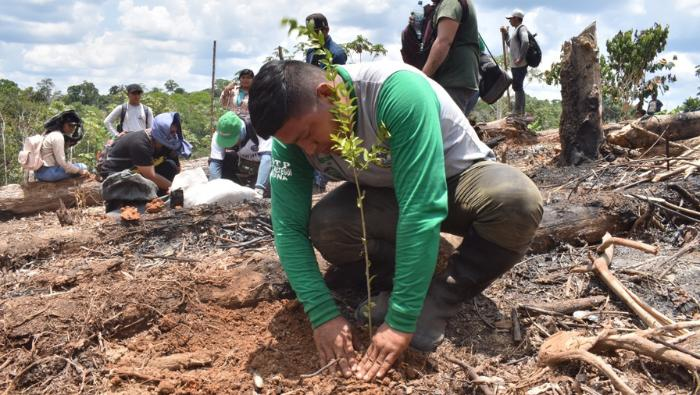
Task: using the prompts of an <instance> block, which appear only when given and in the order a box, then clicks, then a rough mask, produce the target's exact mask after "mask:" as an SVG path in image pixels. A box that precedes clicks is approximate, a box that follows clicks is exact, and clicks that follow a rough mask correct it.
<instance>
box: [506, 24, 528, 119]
mask: <svg viewBox="0 0 700 395" xmlns="http://www.w3.org/2000/svg"><path fill="white" fill-rule="evenodd" d="M523 18H525V14H524V13H523V12H522V11H520V10H514V11H513V13H512V14H511V15H510V16H507V17H506V19H508V21H509V22H510V25H511V26H512V27H513V28H515V32H514V34H513V37H510V35H509V34H508V28H507V27H506V26H502V27H501V34H502V35H503V40H504V41H505V42H506V44H508V47H509V48H510V68H511V73H512V74H513V91H515V108H514V109H513V113H514V114H515V115H524V114H525V89H524V87H523V83H524V82H525V77H526V76H527V66H528V62H527V52H528V50H529V49H530V39H529V37H530V34H529V32H528V30H527V27H526V26H525V25H523Z"/></svg>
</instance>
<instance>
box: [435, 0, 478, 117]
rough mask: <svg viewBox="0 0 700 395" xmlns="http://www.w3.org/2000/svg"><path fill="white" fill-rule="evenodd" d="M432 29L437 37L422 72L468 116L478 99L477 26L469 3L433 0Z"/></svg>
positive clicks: (455, 0) (469, 0)
mask: <svg viewBox="0 0 700 395" xmlns="http://www.w3.org/2000/svg"><path fill="white" fill-rule="evenodd" d="M434 3H436V4H435V7H436V8H435V11H434V13H433V15H432V20H431V21H429V22H428V23H432V26H433V29H434V30H437V35H436V37H435V41H434V42H433V45H432V47H431V48H430V53H429V54H428V59H427V60H426V62H425V65H424V66H423V72H424V73H425V75H427V76H428V77H431V78H432V79H434V80H435V81H437V82H438V83H439V84H440V85H442V87H443V88H445V90H447V93H449V94H450V96H451V97H452V99H453V100H454V101H455V102H456V103H457V105H458V106H459V108H461V109H462V111H463V112H464V114H465V115H469V113H471V111H472V109H474V106H475V105H476V102H477V101H478V96H479V27H478V25H477V21H476V10H475V9H474V4H473V2H472V1H471V0H468V1H466V7H463V6H462V2H461V0H440V1H437V2H436V1H434Z"/></svg>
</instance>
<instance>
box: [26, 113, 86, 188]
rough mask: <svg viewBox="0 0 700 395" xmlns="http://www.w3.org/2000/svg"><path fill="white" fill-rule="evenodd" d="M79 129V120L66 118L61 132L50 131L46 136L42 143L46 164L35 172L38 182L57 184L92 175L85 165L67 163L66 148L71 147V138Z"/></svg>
mask: <svg viewBox="0 0 700 395" xmlns="http://www.w3.org/2000/svg"><path fill="white" fill-rule="evenodd" d="M78 127H80V120H79V119H74V118H71V117H65V118H64V120H63V122H62V124H61V126H60V129H59V130H52V131H48V132H47V133H46V134H45V135H44V139H43V141H42V143H41V160H42V161H43V163H44V164H43V166H41V168H39V169H38V170H36V171H34V177H36V179H37V180H39V181H45V182H56V181H61V180H65V179H67V178H70V177H78V176H88V175H89V174H90V173H89V172H88V170H87V166H86V165H85V164H83V163H70V162H68V161H66V148H68V147H69V146H70V145H71V141H72V140H71V137H72V136H73V135H74V133H75V132H76V129H77V128H78ZM67 143H68V144H67ZM74 143H77V141H74Z"/></svg>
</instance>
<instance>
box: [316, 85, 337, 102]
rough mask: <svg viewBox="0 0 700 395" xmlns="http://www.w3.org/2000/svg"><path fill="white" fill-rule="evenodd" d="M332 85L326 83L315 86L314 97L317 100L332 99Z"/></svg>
mask: <svg viewBox="0 0 700 395" xmlns="http://www.w3.org/2000/svg"><path fill="white" fill-rule="evenodd" d="M333 95H334V93H333V85H332V84H331V83H330V82H328V81H325V82H321V83H320V84H318V85H317V86H316V96H317V97H319V98H330V97H333Z"/></svg>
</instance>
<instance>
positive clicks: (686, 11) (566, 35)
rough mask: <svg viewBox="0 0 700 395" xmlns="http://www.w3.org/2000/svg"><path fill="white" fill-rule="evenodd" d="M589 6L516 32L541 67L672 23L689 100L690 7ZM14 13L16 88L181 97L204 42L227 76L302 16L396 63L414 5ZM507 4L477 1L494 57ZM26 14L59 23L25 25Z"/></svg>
mask: <svg viewBox="0 0 700 395" xmlns="http://www.w3.org/2000/svg"><path fill="white" fill-rule="evenodd" d="M416 1H417V0H416ZM424 1H425V0H424ZM594 3H595V2H594ZM599 3H600V4H598V5H595V6H594V5H591V4H592V3H591V4H583V5H582V4H579V3H576V4H574V3H568V2H561V1H553V0H550V1H548V0H542V1H539V2H529V3H528V2H526V3H523V5H520V7H521V8H524V11H525V13H526V20H525V23H526V25H527V26H528V27H529V28H530V29H531V30H532V31H534V32H536V33H538V36H537V38H538V41H539V42H540V45H541V46H542V48H543V51H544V59H543V66H542V67H545V66H548V65H549V64H550V63H551V62H553V61H556V60H558V59H559V51H560V49H561V45H562V43H563V42H564V41H565V40H568V39H570V38H571V37H573V36H575V35H577V34H578V33H580V32H581V31H582V30H583V29H584V28H585V27H586V26H588V25H589V24H590V23H591V22H593V21H598V37H599V45H600V47H601V51H604V49H605V40H606V39H609V38H610V37H612V35H614V34H615V33H617V31H618V30H628V29H643V28H646V27H649V26H651V25H652V24H653V23H654V22H659V23H662V24H669V25H670V26H671V35H670V37H669V45H668V48H667V54H666V55H668V54H670V53H678V54H679V61H678V62H677V66H676V69H675V72H676V74H677V75H678V78H679V81H678V82H677V83H676V84H674V85H672V86H671V90H670V92H668V94H667V95H666V96H665V98H664V102H665V103H666V105H667V107H669V106H670V107H673V106H675V105H678V104H680V103H681V102H682V101H683V99H684V98H685V97H687V96H690V95H694V94H695V92H696V91H697V86H698V84H699V83H700V82H699V81H698V79H697V78H695V77H694V67H693V66H694V65H695V64H700V49H698V48H697V45H695V43H696V41H697V37H700V24H698V23H697V22H696V21H697V16H698V15H700V14H699V13H700V0H671V1H670V2H665V3H661V2H654V1H640V0H626V1H621V2H612V3H604V2H602V1H601V2H599ZM2 4H5V3H2ZM31 4H34V5H32V6H31V7H30V6H29V5H31ZM528 4H530V5H528ZM533 4H534V5H533ZM21 5H22V6H23V7H20V8H22V9H21V10H19V11H17V10H15V8H18V7H14V8H12V7H9V6H5V7H3V5H0V7H3V8H2V12H1V13H0V15H2V16H0V75H2V76H3V77H4V78H11V79H13V80H14V81H16V82H18V83H19V84H20V85H21V86H30V85H34V84H36V82H37V81H39V80H40V79H41V78H45V77H49V78H53V79H54V81H55V82H56V85H57V87H58V88H59V89H61V90H63V91H65V89H66V87H67V86H68V85H71V84H74V83H79V82H82V81H83V80H88V81H92V82H94V83H95V84H96V85H97V86H98V87H99V88H100V90H101V91H103V92H104V91H105V90H106V89H108V88H109V87H110V86H112V85H118V84H123V83H128V82H135V81H138V82H142V83H145V84H147V86H149V87H152V86H162V84H163V82H164V81H166V80H167V79H171V78H172V79H174V80H175V81H177V82H178V83H179V84H180V85H181V86H182V87H183V88H185V89H187V90H198V89H202V88H204V87H206V86H208V85H209V79H210V78H211V77H210V76H209V75H208V74H209V73H210V70H211V46H212V41H213V40H217V43H218V51H217V52H218V58H217V74H218V77H220V78H231V77H232V76H233V74H234V72H235V71H237V70H240V69H241V68H251V69H254V70H257V69H258V68H259V67H260V66H261V62H262V61H263V60H264V59H265V58H266V57H267V56H270V55H272V53H273V51H274V49H275V48H276V47H277V46H278V45H282V46H284V47H286V48H292V46H293V44H294V42H295V40H294V39H293V38H289V37H288V36H287V32H286V29H284V28H282V27H281V26H280V20H281V18H282V17H293V18H296V19H297V20H303V18H304V17H305V16H306V15H308V14H310V13H313V12H322V13H324V14H325V15H326V16H327V17H328V20H329V22H330V25H331V35H332V36H333V39H334V40H335V41H336V42H339V43H342V42H347V41H350V40H352V39H354V38H355V37H356V36H357V35H358V34H362V35H363V36H365V37H367V38H369V39H370V40H371V41H373V42H375V43H377V42H379V43H382V44H384V46H385V47H386V48H387V50H388V51H389V52H388V55H387V57H386V58H387V59H391V60H399V59H400V53H399V49H400V41H399V40H400V32H401V30H402V29H403V27H404V26H405V24H406V21H407V16H408V13H409V12H410V10H411V8H412V7H413V6H414V5H415V1H414V0H411V1H408V0H324V1H321V0H307V1H304V2H299V1H293V0H253V1H245V2H243V1H230V0H202V1H198V2H194V1H186V0H140V1H137V0H109V1H90V0H82V1H72V0H64V1H55V0H54V1H49V0H32V2H31V3H30V2H29V1H24V2H22V3H21ZM25 5H27V6H26V7H24V6H25ZM513 5H514V4H510V3H506V2H504V1H479V2H478V3H477V4H476V6H477V13H478V19H479V27H480V31H481V34H482V36H483V37H484V39H485V40H486V42H487V44H488V45H489V47H490V49H491V51H493V52H494V55H500V54H501V53H502V46H501V40H500V33H499V31H498V29H499V27H500V26H502V25H504V24H506V20H505V19H504V16H505V15H506V14H508V13H509V12H511V10H512V8H513ZM32 7H36V8H38V9H45V12H47V13H51V14H59V13H60V14H61V15H63V18H62V19H61V18H59V19H56V18H38V17H35V16H36V12H35V11H34V8H32ZM3 26H5V27H4V28H3ZM363 60H366V59H365V58H364V57H363ZM526 89H527V90H528V93H529V94H534V95H536V96H538V97H542V98H549V99H552V98H556V97H557V95H558V88H552V87H547V86H541V85H540V84H538V83H535V82H532V83H529V84H528V85H527V88H526Z"/></svg>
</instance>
